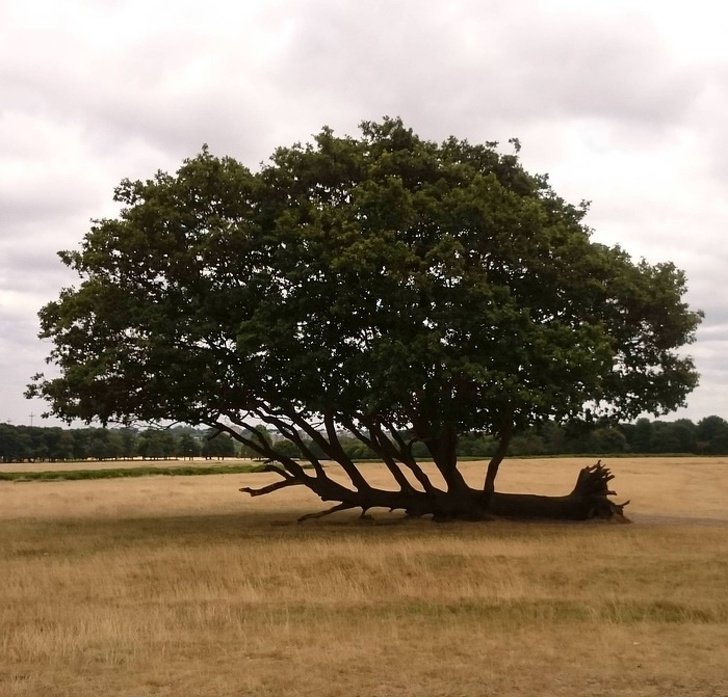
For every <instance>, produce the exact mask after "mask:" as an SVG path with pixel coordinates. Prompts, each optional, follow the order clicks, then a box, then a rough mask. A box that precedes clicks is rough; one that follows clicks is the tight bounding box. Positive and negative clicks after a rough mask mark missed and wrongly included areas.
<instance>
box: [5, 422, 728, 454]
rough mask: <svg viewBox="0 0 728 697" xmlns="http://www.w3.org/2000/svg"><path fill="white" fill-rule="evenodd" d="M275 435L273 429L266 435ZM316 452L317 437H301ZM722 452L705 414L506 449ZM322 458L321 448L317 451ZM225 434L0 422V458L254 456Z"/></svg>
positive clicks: (534, 437)
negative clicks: (315, 440)
mask: <svg viewBox="0 0 728 697" xmlns="http://www.w3.org/2000/svg"><path fill="white" fill-rule="evenodd" d="M269 436H270V438H271V440H275V438H276V436H275V434H273V433H270V434H269ZM304 440H305V441H306V442H307V444H308V446H309V447H311V448H312V449H313V450H314V451H315V450H316V446H315V444H313V443H312V442H311V441H310V440H307V439H304ZM341 442H342V445H343V446H344V449H345V451H346V452H347V454H348V455H349V456H350V457H351V458H352V459H358V460H364V459H371V458H376V455H375V454H374V453H372V452H371V451H370V450H369V449H368V448H367V447H366V446H365V445H364V444H363V443H361V442H360V441H359V440H357V439H355V438H346V437H341ZM276 447H277V448H278V449H279V450H281V451H282V452H284V453H286V454H288V455H292V456H295V455H297V453H296V452H295V446H294V445H293V444H292V443H291V442H288V441H280V442H277V443H276ZM495 448H496V443H495V441H494V440H493V439H492V438H491V437H489V436H487V435H482V434H477V433H476V434H469V435H467V436H464V437H462V438H460V440H459V442H458V456H460V457H489V456H491V455H492V454H493V452H494V451H495ZM650 453H655V454H658V453H659V454H668V453H672V454H695V455H726V454H728V422H727V421H726V420H725V419H723V418H721V417H719V416H708V417H706V418H704V419H701V420H700V421H698V422H697V423H694V422H693V421H691V420H689V419H678V420H676V421H650V420H649V419H646V418H643V419H639V420H637V421H636V422H634V423H625V424H618V425H616V426H609V425H602V426H585V425H584V424H567V425H559V424H556V423H553V422H547V423H544V424H542V425H540V426H537V427H533V428H529V429H527V430H525V431H522V432H519V433H517V434H516V435H515V436H514V438H513V440H512V442H511V445H510V448H509V453H508V454H509V455H512V456H527V455H585V454H589V455H592V454H593V455H599V456H601V455H612V456H614V455H619V454H630V455H634V454H650ZM319 455H321V456H322V457H323V453H319ZM413 455H414V456H415V457H418V458H427V452H426V448H425V446H424V444H422V443H414V445H413ZM254 456H255V455H254V454H253V453H251V452H248V451H247V449H246V448H245V447H244V446H241V445H240V443H236V442H234V441H233V440H232V439H231V438H229V437H228V436H227V435H226V434H220V435H215V432H214V431H209V430H201V429H194V428H191V427H188V426H176V427H173V428H168V429H159V428H156V429H146V430H142V429H136V428H68V429H64V428H58V427H54V428H44V427H37V426H36V427H33V426H15V425H12V424H8V423H3V424H0V462H23V461H47V462H57V461H64V460H86V459H94V460H119V459H131V458H144V459H149V460H158V459H169V458H172V459H175V458H177V459H180V458H181V459H186V458H195V457H204V458H208V459H213V458H216V459H217V458H225V457H254Z"/></svg>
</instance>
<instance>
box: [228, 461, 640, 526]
mask: <svg viewBox="0 0 728 697" xmlns="http://www.w3.org/2000/svg"><path fill="white" fill-rule="evenodd" d="M267 469H268V471H271V472H276V473H277V474H279V475H280V476H281V477H282V481H279V482H275V483H274V484H269V485H267V486H264V487H262V488H259V489H252V488H250V487H243V488H242V489H241V490H240V491H243V492H245V493H248V494H250V495H251V496H261V495H263V494H268V493H272V492H273V491H277V490H279V489H283V488H286V487H288V486H294V485H304V486H306V487H307V488H309V489H311V490H312V491H313V492H314V493H315V494H317V495H318V496H319V498H321V500H322V501H334V502H336V505H335V506H333V507H332V508H330V509H327V510H324V511H321V512H319V513H312V514H308V515H305V516H303V517H302V518H301V519H300V520H306V519H309V518H320V517H322V516H325V515H328V514H329V513H335V512H337V511H343V510H349V509H354V508H361V510H362V515H364V514H365V513H366V512H367V511H368V510H369V509H372V508H388V509H389V510H391V511H394V510H403V511H404V512H405V513H406V514H407V515H409V516H413V517H422V516H432V518H433V519H434V520H438V521H445V520H484V519H489V518H493V517H499V516H502V517H507V518H516V519H525V518H531V519H534V518H536V519H537V518H543V519H561V520H589V519H592V518H602V519H606V520H609V519H615V520H618V521H621V522H629V521H628V520H627V518H626V517H625V516H624V513H623V508H624V507H625V506H626V505H627V503H629V502H626V503H623V504H616V503H614V502H613V501H610V500H609V498H608V497H609V496H613V495H614V493H615V492H613V491H610V490H609V486H608V484H609V481H610V480H611V479H612V478H613V475H612V474H611V473H610V471H609V470H608V469H607V468H606V467H604V466H603V465H602V464H601V462H597V464H595V465H592V466H590V467H585V468H584V469H582V470H581V471H580V472H579V476H578V478H577V481H576V485H575V486H574V490H573V491H572V492H571V493H570V494H568V495H566V496H537V495H534V494H504V493H499V492H494V493H492V494H491V495H490V496H489V495H488V494H487V492H483V491H480V490H477V489H472V488H470V487H466V488H465V489H461V488H460V487H457V490H453V489H450V490H448V491H440V490H435V491H430V492H420V491H415V490H413V489H411V488H410V489H409V490H401V491H387V490H383V489H376V488H374V487H368V486H367V487H365V488H362V489H359V490H356V491H355V490H351V489H349V488H347V487H345V486H342V485H341V484H339V483H337V482H335V481H333V480H331V479H329V478H328V477H326V478H321V477H310V476H308V475H307V474H305V473H303V471H302V470H301V471H300V472H299V473H297V474H295V475H294V474H290V473H287V472H285V471H283V470H280V469H279V468H277V467H274V466H269V467H268V468H267Z"/></svg>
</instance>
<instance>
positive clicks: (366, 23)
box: [0, 0, 728, 421]
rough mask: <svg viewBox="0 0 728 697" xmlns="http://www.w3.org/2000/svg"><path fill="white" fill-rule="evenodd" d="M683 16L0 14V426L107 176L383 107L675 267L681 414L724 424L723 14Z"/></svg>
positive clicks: (414, 8) (279, 139) (290, 11)
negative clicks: (689, 340)
mask: <svg viewBox="0 0 728 697" xmlns="http://www.w3.org/2000/svg"><path fill="white" fill-rule="evenodd" d="M691 8H692V12H691V13H686V12H684V8H679V7H677V6H675V7H673V6H672V5H671V4H669V3H668V4H665V3H658V2H653V1H652V0H646V1H645V2H644V3H639V4H635V3H631V2H627V1H626V0H614V1H613V2H610V3H596V4H594V3H592V4H584V3H579V2H575V1H571V0H554V2H550V3H548V4H545V3H537V2H526V3H509V2H501V1H497V2H490V3H481V2H476V0H460V1H457V0H454V1H453V2H449V3H424V4H423V3H422V2H414V1H413V0H401V1H399V2H384V0H372V1H371V2H368V3H355V2H339V1H337V2H335V1H334V0H311V1H310V2H307V3H294V2H291V1H290V0H278V1H266V2H263V1H262V0H261V1H259V2H256V1H253V0H251V1H250V2H245V3H238V4H230V3H227V2H224V1H222V0H209V2H207V3H204V4H200V3H195V2H192V0H180V2H179V3H177V4H176V5H175V11H174V12H170V11H169V8H168V6H166V5H165V4H164V3H155V2H141V1H140V0H139V1H138V0H121V1H119V2H115V3H95V4H90V3H86V2H82V1H81V0H70V1H69V2H68V3H60V4H59V3H50V2H43V1H39V2H37V3H25V4H20V3H6V4H2V5H0V89H1V90H2V94H3V105H2V108H1V109H0V332H1V334H2V338H1V339H0V387H1V389H2V391H3V395H4V404H5V405H6V407H5V408H6V411H8V412H9V413H8V414H7V415H4V414H3V412H2V410H0V420H2V419H3V418H7V417H12V418H14V419H15V420H16V421H19V420H22V419H23V418H24V417H23V414H27V413H29V409H28V405H27V404H26V403H25V402H24V401H23V400H22V397H21V396H20V394H21V393H22V389H23V386H24V384H25V382H27V378H28V376H29V375H30V374H32V373H34V372H36V371H37V370H39V369H42V368H43V361H42V358H43V356H44V355H45V353H46V352H47V348H48V347H44V346H42V345H41V344H40V343H39V342H38V341H37V340H36V339H35V335H36V333H37V321H36V318H35V313H36V312H37V310H38V308H39V307H40V306H41V305H42V304H44V303H45V302H47V301H48V300H50V299H52V298H53V297H55V296H56V295H57V293H58V291H59V290H60V288H61V287H62V286H64V285H68V284H69V283H72V282H73V281H74V277H73V275H72V274H70V273H69V272H68V270H66V269H64V267H63V266H62V265H61V263H60V261H59V260H58V259H57V257H56V256H55V252H56V251H57V250H58V249H64V248H70V247H73V246H75V245H76V244H78V242H79V241H80V239H81V238H82V236H83V235H84V233H85V232H86V231H87V230H88V227H89V219H90V218H92V217H103V216H107V215H114V214H115V212H116V210H117V208H116V206H115V204H113V202H112V201H111V193H112V190H113V187H114V186H115V185H116V184H117V183H118V182H119V180H120V179H121V178H122V177H127V176H128V177H132V178H136V177H140V178H144V177H148V176H151V175H152V174H153V173H154V172H155V171H156V170H157V169H166V170H174V169H176V168H177V166H178V165H179V163H180V161H181V159H182V158H184V157H186V156H190V155H193V154H194V153H195V152H197V151H198V150H199V147H200V146H201V144H202V143H203V142H207V143H209V144H210V146H211V148H212V150H213V151H214V152H217V153H220V154H231V155H233V156H235V157H237V158H239V159H241V160H242V161H243V162H245V163H246V164H248V165H249V166H251V167H255V166H256V165H257V163H258V162H260V161H261V160H264V159H266V158H267V157H268V156H269V155H270V154H271V153H272V151H273V149H274V148H275V147H276V146H278V145H287V144H290V143H292V142H294V141H300V140H307V139H308V138H309V137H310V135H311V134H312V133H315V132H317V131H318V130H319V128H320V127H321V126H322V125H324V124H328V125H330V126H332V127H333V128H335V129H336V130H337V131H339V132H348V133H353V132H354V131H356V125H357V123H358V122H359V121H360V120H362V119H377V118H379V117H381V116H382V115H384V114H390V115H401V116H402V117H403V118H404V119H405V120H406V121H408V123H409V124H410V125H411V126H413V127H414V128H415V130H417V131H418V132H419V133H421V134H422V135H424V136H425V137H428V138H432V139H436V140H440V139H442V138H445V137H446V136H448V135H450V134H455V135H457V136H459V137H466V138H468V139H469V140H471V141H483V140H494V139H497V140H501V141H505V140H506V139H507V138H509V137H511V136H518V137H519V138H520V139H521V141H522V143H523V144H524V150H523V153H522V156H523V159H524V163H525V165H526V166H527V168H528V169H530V170H532V171H537V172H550V173H551V178H552V182H553V184H554V187H555V189H556V190H557V191H558V192H559V193H560V194H561V195H563V196H565V197H566V198H567V199H569V200H572V201H578V200H580V199H582V198H587V199H592V200H593V201H594V204H593V207H592V211H591V213H590V216H589V222H590V224H591V225H592V226H593V227H594V228H595V239H597V240H600V241H604V242H607V243H609V244H614V243H617V242H619V243H620V244H621V245H622V246H624V247H625V248H626V249H627V250H628V251H630V252H631V253H632V254H633V255H634V256H636V257H639V256H645V257H646V258H647V259H648V260H650V261H659V260H665V259H673V260H675V262H676V263H677V265H678V266H680V267H681V268H684V269H685V270H686V272H687V274H688V285H689V289H690V292H689V300H690V302H691V304H693V305H695V306H696V307H701V308H703V309H704V310H705V312H706V320H705V323H704V325H703V327H702V328H701V330H700V332H699V334H698V337H699V339H698V342H697V343H696V344H695V345H693V346H692V347H689V350H690V352H691V353H692V354H693V355H694V356H695V357H696V360H697V361H698V366H699V369H700V370H701V372H702V374H703V381H702V384H701V387H700V388H699V389H698V390H697V391H696V392H695V394H694V395H692V396H691V397H690V406H689V409H688V410H687V411H686V412H684V413H683V415H687V416H690V417H692V418H696V417H699V416H701V415H706V414H710V413H722V414H723V415H725V416H728V402H727V401H726V400H727V398H726V397H724V396H723V395H724V394H728V389H726V387H728V376H727V375H726V371H725V368H723V365H724V360H723V356H724V355H725V349H726V345H725V341H726V339H727V338H728V337H727V336H726V327H728V310H726V309H725V308H728V291H727V290H726V289H725V288H724V283H723V276H724V275H725V269H726V265H727V264H728V256H726V255H725V253H724V251H723V246H724V245H723V242H722V240H723V236H724V230H725V228H726V224H728V208H727V207H726V204H725V203H724V201H725V195H724V187H725V184H726V182H728V168H727V167H726V165H725V161H724V159H725V158H724V157H723V152H725V150H726V147H725V146H726V145H728V142H727V141H726V136H725V129H724V128H723V125H722V124H723V121H724V118H723V114H724V113H725V112H726V109H727V108H728V90H727V89H726V87H725V85H726V84H728V83H727V82H726V79H725V78H726V76H728V50H727V49H726V48H725V44H724V39H723V37H724V35H725V32H726V31H728V21H727V20H726V17H727V16H728V15H727V14H726V13H724V11H723V10H722V9H721V8H716V6H715V4H714V3H710V2H707V1H705V2H704V1H703V0H695V2H694V4H693V5H691ZM41 408H42V407H39V406H37V405H33V410H34V411H35V412H36V413H37V412H38V411H40V409H41ZM13 413H15V414H16V416H14V417H13V416H12V415H13ZM26 420H27V419H26Z"/></svg>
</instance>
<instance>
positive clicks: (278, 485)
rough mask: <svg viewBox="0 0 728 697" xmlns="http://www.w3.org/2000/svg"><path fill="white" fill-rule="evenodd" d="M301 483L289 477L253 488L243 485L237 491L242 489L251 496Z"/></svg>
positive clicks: (301, 483)
mask: <svg viewBox="0 0 728 697" xmlns="http://www.w3.org/2000/svg"><path fill="white" fill-rule="evenodd" d="M301 485H303V482H299V481H298V480H296V479H294V478H290V479H283V480H282V481H280V482H273V484H267V485H266V486H262V487H260V488H259V489H253V488H252V487H249V486H244V487H242V488H240V489H238V491H242V492H243V493H244V494H250V495H251V496H263V495H265V494H271V493H273V492H274V491H278V490H279V489H285V488H286V487H289V486H301Z"/></svg>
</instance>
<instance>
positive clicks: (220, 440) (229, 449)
mask: <svg viewBox="0 0 728 697" xmlns="http://www.w3.org/2000/svg"><path fill="white" fill-rule="evenodd" d="M202 455H203V456H204V457H205V459H208V460H211V459H212V458H213V457H216V458H217V459H218V460H224V459H225V458H226V457H235V443H234V441H233V439H232V438H231V436H230V434H229V433H225V432H221V431H220V430H212V431H211V432H210V433H208V434H207V438H206V439H205V442H204V444H203V446H202Z"/></svg>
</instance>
